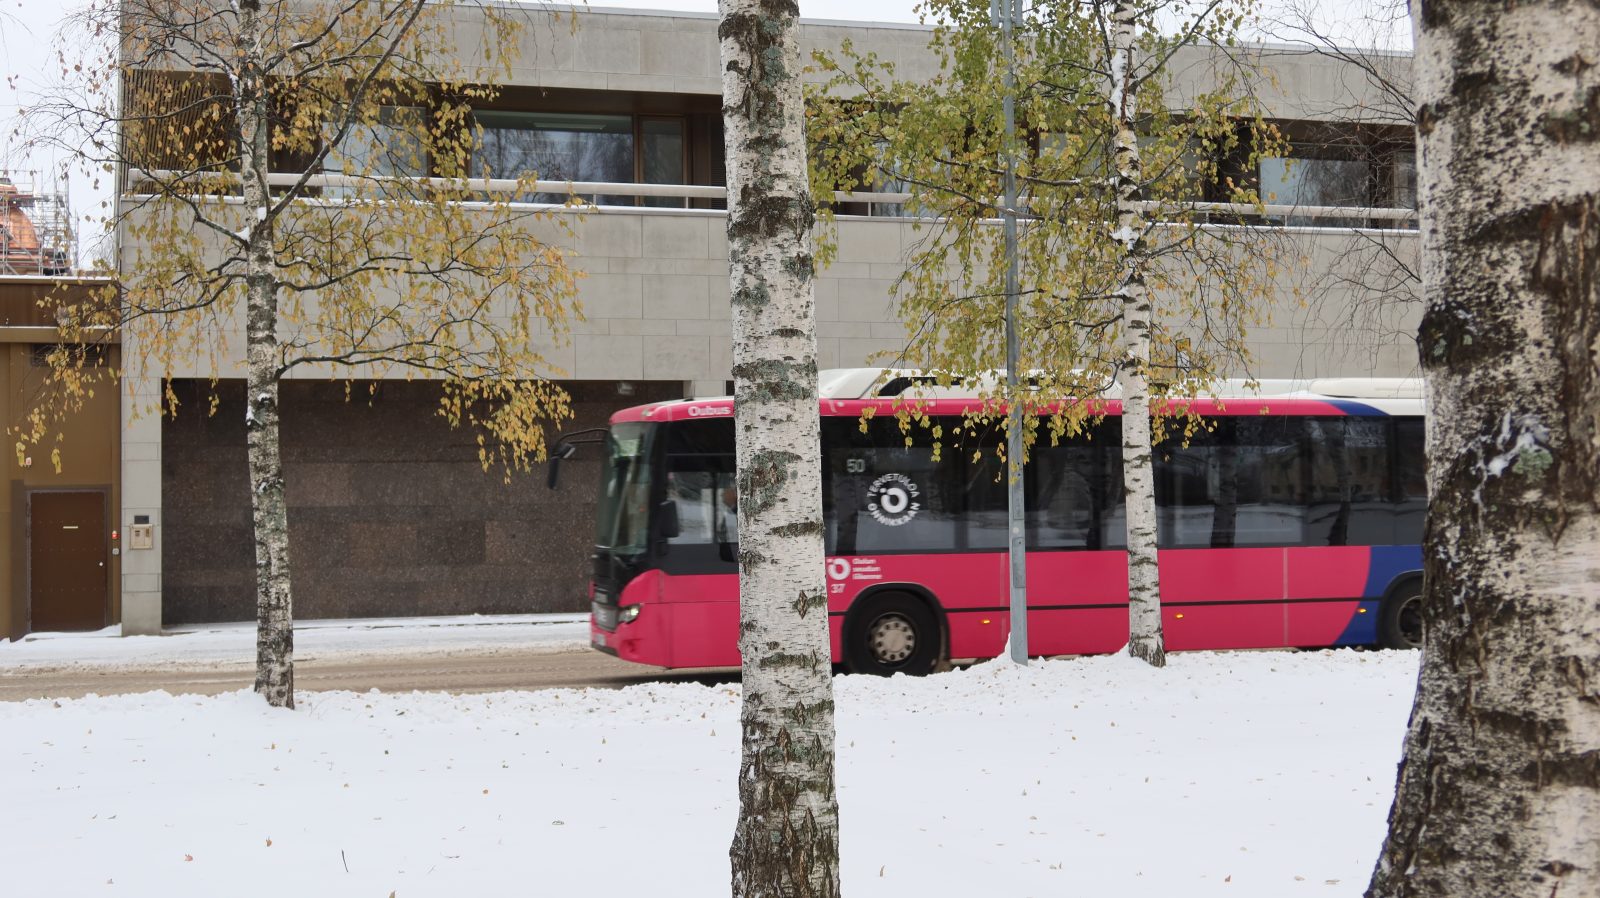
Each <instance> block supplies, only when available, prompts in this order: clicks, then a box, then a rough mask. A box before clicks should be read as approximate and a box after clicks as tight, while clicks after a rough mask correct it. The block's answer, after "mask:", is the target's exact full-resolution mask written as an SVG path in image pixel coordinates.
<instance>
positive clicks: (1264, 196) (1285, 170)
mask: <svg viewBox="0 0 1600 898" xmlns="http://www.w3.org/2000/svg"><path fill="white" fill-rule="evenodd" d="M1371 172H1372V166H1371V164H1370V163H1368V162H1367V161H1365V160H1362V159H1336V158H1318V157H1315V156H1311V155H1310V154H1309V153H1308V154H1307V155H1304V156H1302V155H1300V154H1299V153H1296V154H1295V155H1294V156H1293V157H1292V158H1287V159H1285V158H1282V157H1277V158H1267V159H1263V160H1261V200H1262V202H1264V203H1266V204H1267V205H1269V206H1366V205H1367V204H1368V200H1367V196H1368V185H1369V181H1370V179H1371ZM1270 218H1271V219H1272V220H1274V221H1278V222H1281V223H1282V224H1287V225H1300V226H1309V227H1332V228H1356V227H1363V226H1365V225H1366V223H1367V222H1366V219H1362V218H1325V217H1318V218H1312V217H1311V216H1306V215H1287V216H1271V217H1270Z"/></svg>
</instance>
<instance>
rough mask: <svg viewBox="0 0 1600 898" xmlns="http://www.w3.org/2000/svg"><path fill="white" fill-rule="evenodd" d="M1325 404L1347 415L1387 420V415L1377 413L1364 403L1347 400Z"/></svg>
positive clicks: (1385, 413)
mask: <svg viewBox="0 0 1600 898" xmlns="http://www.w3.org/2000/svg"><path fill="white" fill-rule="evenodd" d="M1326 402H1327V403H1328V404H1329V405H1331V406H1333V407H1334V408H1336V409H1338V410H1339V411H1341V412H1344V413H1345V414H1347V415H1356V416H1362V417H1374V418H1387V417H1389V413H1388V412H1385V411H1379V410H1378V409H1375V408H1373V407H1372V406H1370V405H1367V404H1366V403H1365V402H1352V401H1350V400H1349V399H1329V400H1326Z"/></svg>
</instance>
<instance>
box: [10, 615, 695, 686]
mask: <svg viewBox="0 0 1600 898" xmlns="http://www.w3.org/2000/svg"><path fill="white" fill-rule="evenodd" d="M254 632H255V631H254V629H253V627H252V626H250V625H247V624H246V625H216V626H210V627H205V628H194V629H188V630H183V631H175V632H173V633H171V634H169V635H166V636H154V637H150V636H135V637H129V638H120V637H117V636H116V635H115V631H114V629H113V630H111V631H106V632H105V633H102V634H93V635H70V636H69V635H56V636H49V635H46V636H40V637H37V638H34V637H30V638H29V639H27V640H25V641H22V642H16V643H6V642H0V701H18V700H21V699H28V698H78V697H81V696H84V695H87V694H90V693H96V694H100V695H112V694H123V693H131V692H149V691H152V690H157V689H159V690H165V691H167V692H171V693H174V694H178V693H195V694H201V695H215V694H217V693H220V692H230V691H233V690H235V689H241V688H246V687H248V686H249V685H250V684H251V682H252V681H253V679H254V653H255V641H254ZM588 636H589V631H588V617H587V615H538V616H534V615H521V616H505V617H493V618H482V617H458V618H414V619H408V620H377V621H370V620H363V621H310V622H304V623H302V624H301V625H299V626H298V627H297V628H296V633H295V642H296V646H295V655H296V660H297V661H298V663H297V664H296V671H295V672H296V682H297V684H298V685H299V686H300V687H301V688H305V689H313V690H330V689H349V690H355V691H360V692H364V691H366V690H368V689H374V688H375V689H382V690H383V691H385V692H394V691H406V692H409V691H411V690H414V689H422V690H443V691H449V692H483V691H490V690H503V689H539V688H549V687H552V686H624V685H629V684H633V683H641V682H646V681H648V680H652V679H662V678H663V677H662V675H661V674H660V673H659V672H658V671H655V670H654V669H652V668H646V667H640V666H638V665H634V664H627V663H625V662H622V661H618V660H616V659H614V658H611V657H609V656H606V655H602V654H600V653H598V652H594V651H591V650H589V648H588ZM694 676H695V675H694V674H671V675H666V677H665V678H666V679H687V678H692V677H694Z"/></svg>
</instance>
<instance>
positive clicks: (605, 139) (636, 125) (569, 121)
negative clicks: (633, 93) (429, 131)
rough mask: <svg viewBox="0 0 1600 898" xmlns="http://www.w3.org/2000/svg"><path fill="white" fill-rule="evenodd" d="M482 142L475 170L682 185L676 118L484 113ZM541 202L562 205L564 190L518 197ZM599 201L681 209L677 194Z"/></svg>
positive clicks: (681, 142)
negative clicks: (561, 192) (560, 192)
mask: <svg viewBox="0 0 1600 898" xmlns="http://www.w3.org/2000/svg"><path fill="white" fill-rule="evenodd" d="M477 120H478V124H479V125H480V126H482V128H483V146H482V148H481V149H480V150H479V151H478V154H477V159H476V160H475V165H474V168H475V169H476V171H475V174H476V175H478V176H488V177H493V178H517V177H521V176H522V175H525V174H532V175H535V176H536V177H538V178H539V179H540V180H547V181H600V182H606V183H614V184H683V183H685V182H686V181H687V180H688V172H687V170H686V168H685V160H686V153H685V148H686V144H687V140H686V137H685V133H684V121H683V119H682V118H681V117H677V116H639V117H637V118H636V117H634V116H631V115H595V114H588V113H551V112H480V113H478V114H477ZM519 199H523V200H526V201H532V202H537V203H562V202H566V199H567V197H566V196H565V195H564V194H559V193H539V194H535V195H533V196H529V197H520V198H519ZM594 201H595V203H597V204H599V205H612V206H626V205H645V206H660V207H670V208H682V207H683V206H684V205H685V201H684V200H682V199H680V198H677V197H634V196H623V195H606V196H596V197H594Z"/></svg>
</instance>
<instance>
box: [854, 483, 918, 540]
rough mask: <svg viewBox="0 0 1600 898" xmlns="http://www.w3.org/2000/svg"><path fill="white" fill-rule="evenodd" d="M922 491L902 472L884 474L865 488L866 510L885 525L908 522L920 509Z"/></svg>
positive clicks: (897, 524)
mask: <svg viewBox="0 0 1600 898" xmlns="http://www.w3.org/2000/svg"><path fill="white" fill-rule="evenodd" d="M921 495H922V491H921V490H919V489H917V485H916V484H915V483H913V482H912V481H911V478H910V477H907V476H906V475H904V474H885V475H883V476H882V477H879V478H878V479H877V480H874V481H872V486H871V487H869V488H868V489H867V511H868V513H870V514H871V515H872V517H873V519H874V520H876V521H877V522H878V523H880V524H882V525H884V526H885V527H899V526H900V525H901V524H906V523H910V521H911V519H912V518H914V517H916V516H917V512H919V511H921V510H922V499H921Z"/></svg>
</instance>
